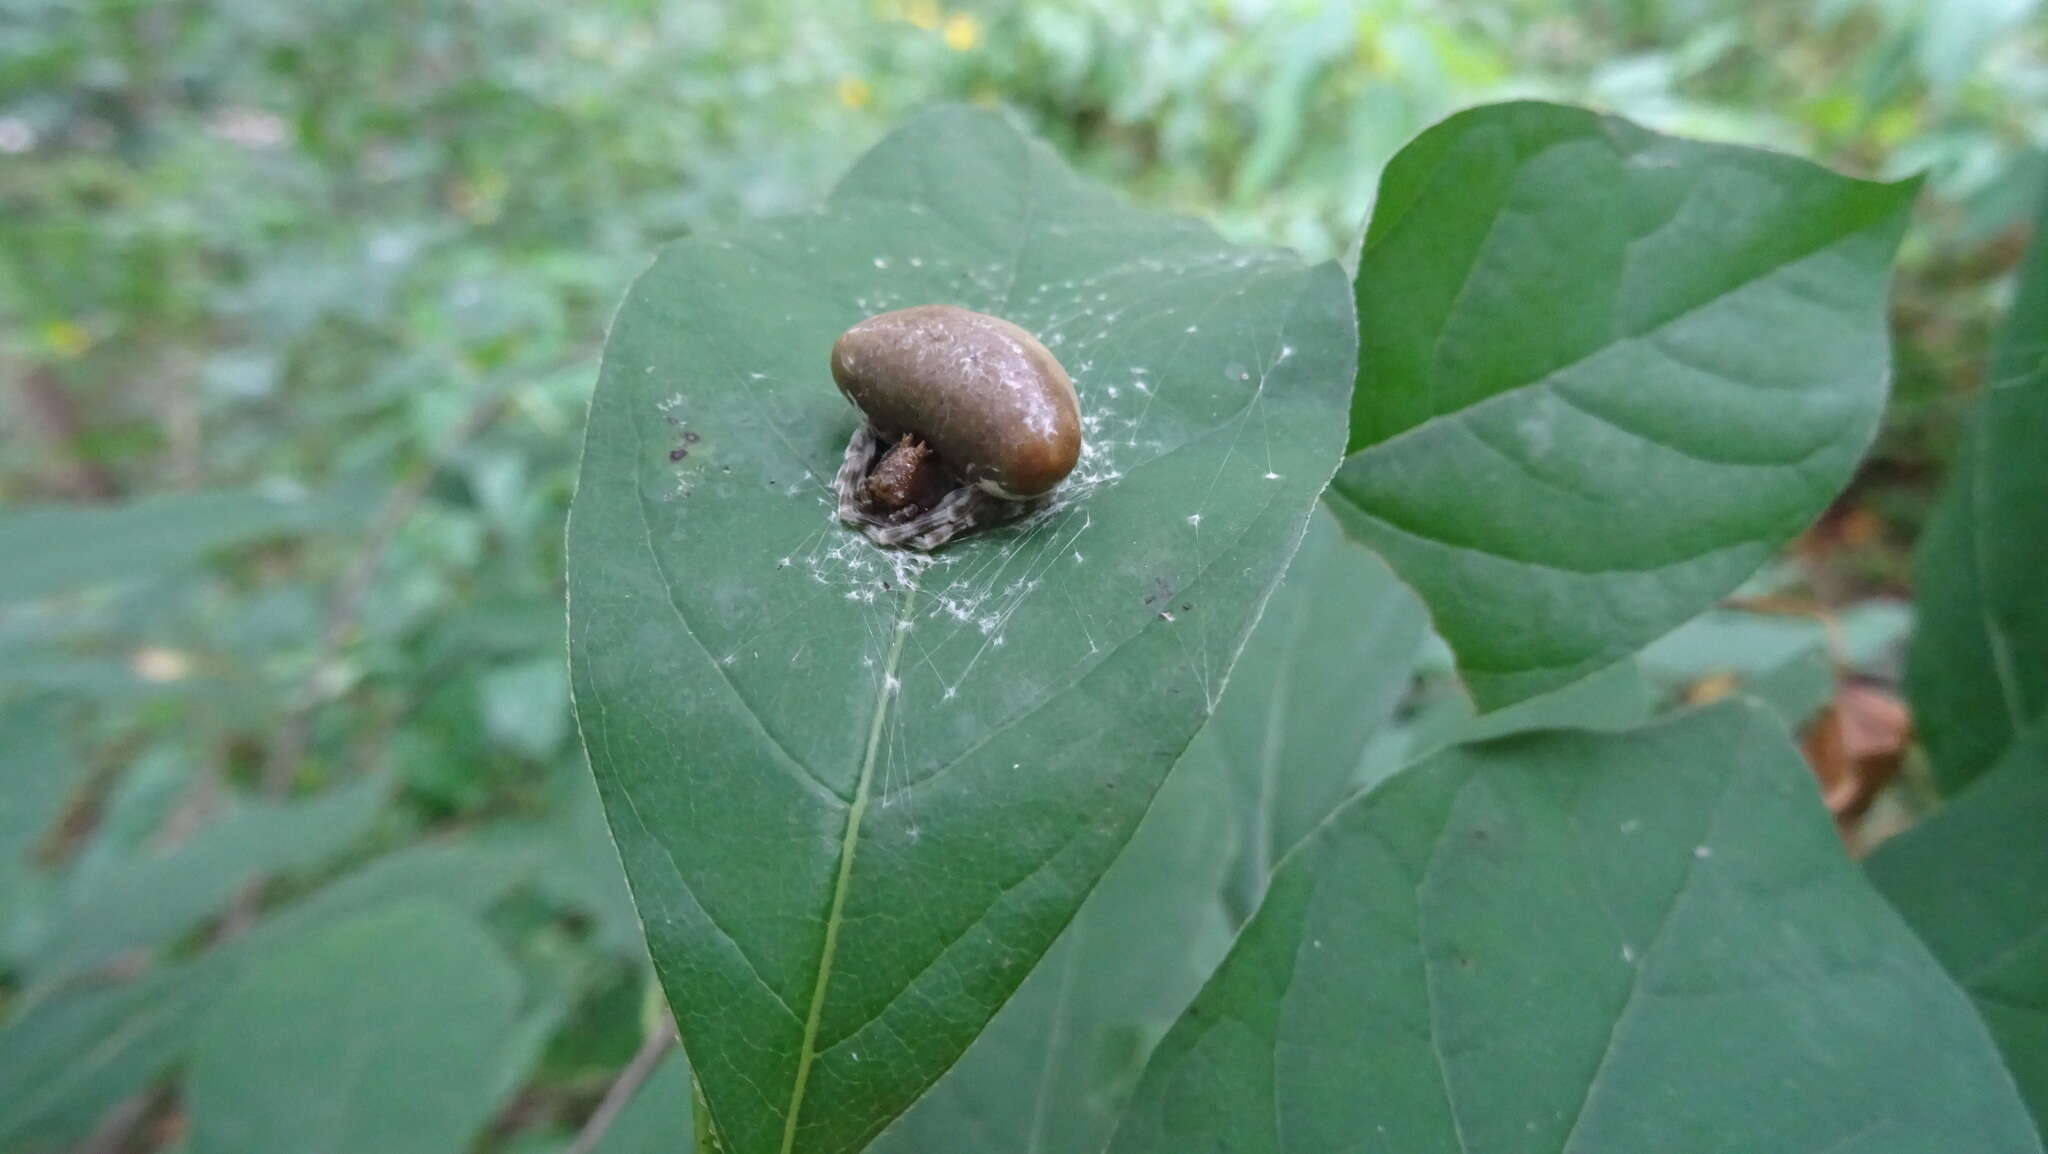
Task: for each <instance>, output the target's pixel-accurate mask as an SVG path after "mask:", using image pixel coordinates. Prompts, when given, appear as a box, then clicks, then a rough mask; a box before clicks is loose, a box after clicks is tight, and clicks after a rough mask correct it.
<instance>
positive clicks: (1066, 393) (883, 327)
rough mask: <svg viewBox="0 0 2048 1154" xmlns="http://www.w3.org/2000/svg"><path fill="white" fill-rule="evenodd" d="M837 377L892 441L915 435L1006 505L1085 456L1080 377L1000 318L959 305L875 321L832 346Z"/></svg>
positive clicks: (1041, 489)
mask: <svg viewBox="0 0 2048 1154" xmlns="http://www.w3.org/2000/svg"><path fill="white" fill-rule="evenodd" d="M832 379H833V380H834V381H836V382H838V384H839V391H840V392H842V393H845V394H846V397H847V399H848V400H851V401H852V402H853V403H854V405H855V406H856V407H857V408H859V409H860V411H861V412H862V413H863V414H864V415H865V416H866V417H867V419H868V423H869V425H870V426H872V427H873V429H874V430H875V432H876V433H877V434H878V435H880V436H881V437H882V438H883V439H884V440H885V441H886V442H888V443H896V442H898V441H899V439H900V438H902V437H904V436H914V437H917V438H919V439H920V440H922V441H924V442H925V443H927V444H929V445H930V446H931V448H932V450H933V452H934V453H935V454H936V455H937V457H938V458H939V461H940V462H941V463H943V465H944V466H945V467H946V468H947V469H949V470H951V471H952V472H953V473H955V474H957V475H958V476H960V477H961V478H963V479H964V480H965V481H966V482H967V483H969V484H972V485H974V486H976V487H977V488H979V489H981V490H982V491H983V492H985V493H988V494H989V495H991V496H994V497H999V498H1002V499H1003V500H1006V501H1022V500H1027V499H1029V498H1033V497H1039V496H1043V495H1044V494H1046V493H1050V492H1051V491H1052V490H1053V488H1054V487H1056V486H1057V485H1058V484H1059V483H1060V481H1062V480H1063V479H1065V477H1066V475H1067V474H1068V473H1070V472H1072V471H1073V469H1074V464H1075V462H1076V461H1078V460H1080V457H1081V412H1080V404H1079V402H1078V401H1077V400H1076V398H1075V396H1074V383H1073V381H1072V380H1070V379H1069V378H1068V377H1067V371H1066V370H1065V369H1064V368H1061V367H1060V363H1059V361H1058V360H1057V359H1055V358H1054V357H1053V355H1052V354H1051V353H1050V352H1048V351H1046V348H1045V346H1044V345H1042V344H1040V343H1038V338H1036V337H1034V336H1032V335H1031V334H1030V333H1027V332H1025V331H1024V330H1023V329H1021V328H1018V327H1017V326H1016V325H1014V324H1011V323H1010V322H1009V321H1006V320H1003V319H1001V318H999V317H992V316H989V315H987V314H986V313H977V312H973V311H971V310H968V309H963V308H958V307H955V306H953V305H919V306H917V307H915V308H907V309H898V310H896V311H895V312H887V313H881V314H878V315H876V316H872V317H869V318H868V319H866V320H864V321H862V322H860V323H859V324H857V325H854V326H853V327H852V328H850V329H848V330H846V332H845V333H843V334H842V335H841V336H840V338H839V340H838V341H836V342H835V343H834V344H833V346H832Z"/></svg>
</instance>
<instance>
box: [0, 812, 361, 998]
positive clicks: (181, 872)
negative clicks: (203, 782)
mask: <svg viewBox="0 0 2048 1154" xmlns="http://www.w3.org/2000/svg"><path fill="white" fill-rule="evenodd" d="M389 784H390V779H389V777H388V775H384V774H375V775H370V776H366V777H363V778H362V779H360V780H358V781H356V782H352V783H350V784H348V785H344V786H342V787H340V788H338V789H334V790H330V791H329V792H327V793H325V794H323V795H321V796H319V797H315V798H310V799H308V800H304V801H291V802H251V803H248V804H245V805H243V806H241V807H240V808H239V809H237V810H235V811H233V812H231V813H229V814H228V815H227V816H225V817H223V818H220V819H219V820H217V821H215V822H214V823H213V824H211V825H208V826H206V827H205V828H203V829H201V830H199V831H198V832H197V833H195V834H193V835H192V837H191V838H190V839H189V840H188V841H186V842H185V843H184V844H182V845H180V846H178V847H177V848H176V849H174V850H172V851H170V852H169V853H165V854H161V855H159V854H154V853H142V854H138V855H137V856H135V857H132V858H129V859H127V860H125V861H122V862H121V863H120V864H119V865H118V866H117V867H115V868H112V869H109V870H106V871H102V873H101V874H100V876H97V877H95V878H93V879H92V882H91V884H90V885H86V886H83V887H82V888H80V889H79V890H78V891H77V892H73V893H70V894H67V895H66V897H65V900H64V901H63V902H62V903H61V908H60V910H59V911H58V913H57V914H56V915H55V916H56V919H57V924H56V926H55V927H54V930H53V932H52V933H51V935H50V937H49V938H48V939H46V940H45V941H44V942H43V943H42V946H41V948H40V949H38V950H37V951H36V952H35V954H34V955H33V956H31V957H30V958H29V959H28V961H27V963H26V965H25V966H24V969H25V970H26V971H27V973H28V974H29V976H30V977H31V978H32V979H33V980H35V981H36V982H47V981H52V980H55V979H58V978H62V977H65V976H67V975H71V974H77V973H80V972H82V971H85V970H89V969H91V968H93V967H95V966H100V965H104V964H106V963H108V962H110V961H113V960H114V959H115V958H117V957H119V956H120V955H121V954H122V953H124V952H126V951H128V950H134V949H140V948H143V947H146V946H154V945H157V944H158V943H161V942H163V941H165V940H167V939H169V938H171V937H173V936H175V935H177V934H179V933H181V932H183V931H185V930H188V929H190V928H192V927H193V926H195V925H197V924H198V923H199V922H200V921H201V920H202V919H204V918H205V917H206V916H207V915H209V914H211V913H214V912H215V911H217V910H220V909H222V908H224V907H225V906H226V905H227V904H228V902H229V901H231V900H232V899H233V898H234V897H235V895H236V894H237V893H239V892H241V890H242V887H243V886H245V885H247V884H248V883H249V882H250V881H252V880H253V879H255V878H256V877H258V876H260V875H263V874H268V873H275V872H278V871H281V870H289V869H296V868H301V867H305V866H309V865H313V864H316V863H318V862H320V861H322V860H324V859H326V858H328V857H331V856H332V855H333V854H335V853H336V852H338V851H340V850H341V849H342V848H344V847H345V846H347V845H348V844H349V843H350V842H352V841H354V840H355V839H356V837H357V836H358V835H360V834H361V833H362V832H363V830H364V829H365V828H367V827H368V826H369V824H370V821H371V819H373V818H375V817H376V815H377V811H378V809H379V808H380V807H381V806H382V805H383V802H384V796H385V793H386V792H387V788H388V786H389Z"/></svg>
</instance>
